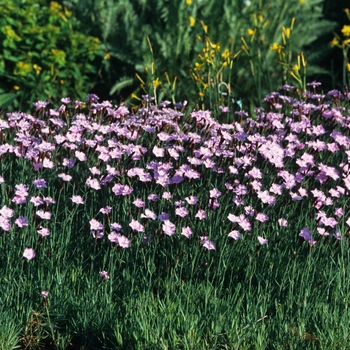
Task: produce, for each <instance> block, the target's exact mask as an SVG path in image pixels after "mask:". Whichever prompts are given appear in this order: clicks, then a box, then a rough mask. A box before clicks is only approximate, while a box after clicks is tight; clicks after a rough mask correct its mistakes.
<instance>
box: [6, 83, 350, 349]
mask: <svg viewBox="0 0 350 350" xmlns="http://www.w3.org/2000/svg"><path fill="white" fill-rule="evenodd" d="M318 85H319V84H318V83H315V82H314V83H311V84H309V87H310V91H305V92H304V95H303V98H302V99H299V98H295V96H294V94H293V88H292V87H291V86H283V87H282V88H281V92H280V93H277V92H273V93H271V94H269V95H268V96H266V98H265V99H264V102H265V109H264V108H259V109H257V110H256V111H255V115H254V116H250V115H247V113H245V112H243V111H240V112H237V113H236V120H235V121H233V122H232V123H230V124H225V123H220V122H218V121H217V120H215V119H213V118H212V117H211V114H210V112H209V111H205V110H198V111H186V103H184V104H183V107H182V110H181V111H180V110H176V109H172V108H169V104H168V102H166V101H165V102H162V103H160V104H159V105H157V106H156V105H154V104H153V102H152V98H150V97H148V96H144V97H143V104H142V106H141V107H140V108H139V110H138V112H137V113H132V112H131V111H129V110H128V109H127V108H126V107H125V106H123V105H121V106H112V105H111V104H110V103H109V102H107V101H105V102H102V103H99V102H98V97H97V96H95V95H88V100H89V102H88V103H86V104H84V103H82V102H79V101H71V100H70V99H69V98H64V99H62V105H61V106H59V107H58V108H57V109H50V108H49V107H48V106H47V103H45V102H38V103H35V104H34V105H35V107H36V110H35V113H34V114H33V115H30V114H26V113H21V112H16V113H7V114H6V115H4V116H3V118H2V119H1V122H0V137H1V146H0V154H1V156H0V157H1V162H0V175H1V177H0V180H1V185H0V191H1V197H0V227H1V228H0V256H1V260H0V268H1V277H0V295H1V299H0V315H1V317H0V344H1V345H0V348H1V349H15V348H17V346H18V347H21V348H23V349H43V348H47V349H48V348H50V349H318V348H320V349H321V348H322V349H340V348H342V349H345V348H346V346H347V345H346V344H349V337H350V334H349V327H348V325H349V320H350V314H349V310H350V309H349V302H350V288H349V283H348V281H349V277H350V276H349V271H350V266H349V237H348V230H349V225H350V215H349V214H350V213H349V208H348V194H349V189H350V168H349V156H350V153H349V152H350V151H349V145H350V140H349V125H350V124H349V122H350V120H349V119H350V117H349V116H348V101H349V94H348V92H347V91H346V92H345V93H341V92H339V91H334V90H333V91H330V92H329V93H327V94H326V95H321V94H318V93H317V92H316V89H317V86H318ZM226 112H227V107H222V113H223V114H224V113H226Z"/></svg>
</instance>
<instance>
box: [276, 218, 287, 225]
mask: <svg viewBox="0 0 350 350" xmlns="http://www.w3.org/2000/svg"><path fill="white" fill-rule="evenodd" d="M278 224H279V225H280V226H282V227H287V226H288V221H287V220H286V219H284V218H280V219H278Z"/></svg>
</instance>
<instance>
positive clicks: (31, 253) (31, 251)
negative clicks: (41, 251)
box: [23, 248, 35, 260]
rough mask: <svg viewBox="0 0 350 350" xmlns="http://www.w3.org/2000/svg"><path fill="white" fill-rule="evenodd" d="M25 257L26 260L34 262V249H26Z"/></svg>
mask: <svg viewBox="0 0 350 350" xmlns="http://www.w3.org/2000/svg"><path fill="white" fill-rule="evenodd" d="M23 257H24V258H26V259H27V260H32V259H34V258H35V252H34V249H32V248H26V249H24V252H23Z"/></svg>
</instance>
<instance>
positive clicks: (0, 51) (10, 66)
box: [0, 0, 103, 110]
mask: <svg viewBox="0 0 350 350" xmlns="http://www.w3.org/2000/svg"><path fill="white" fill-rule="evenodd" d="M80 30H81V25H80V22H79V21H78V20H77V19H76V18H75V17H74V16H72V12H71V11H69V10H68V9H67V8H66V7H64V6H62V5H60V4H59V3H57V2H54V1H52V2H50V5H49V6H47V2H46V1H44V0H40V1H35V0H28V1H19V0H11V1H0V77H1V82H0V92H2V93H6V94H7V95H3V97H2V99H4V98H5V97H4V96H7V100H6V101H4V102H2V101H1V100H0V103H1V105H3V106H5V107H6V106H8V105H10V104H12V109H14V108H16V109H21V110H26V109H28V108H29V106H30V103H31V101H33V100H48V101H49V102H55V103H58V101H59V99H60V98H62V96H70V97H71V98H74V99H84V97H85V95H86V94H87V93H88V92H90V90H91V89H92V87H93V86H94V80H95V79H96V73H97V69H96V65H98V62H100V64H101V62H102V57H103V50H102V47H101V44H100V41H99V39H98V38H96V37H91V36H87V35H85V34H83V33H82V32H81V31H80ZM10 93H12V94H15V97H14V95H9V94H10ZM10 98H12V99H14V101H12V100H11V99H10Z"/></svg>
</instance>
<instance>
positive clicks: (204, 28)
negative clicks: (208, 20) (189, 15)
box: [200, 21, 208, 34]
mask: <svg viewBox="0 0 350 350" xmlns="http://www.w3.org/2000/svg"><path fill="white" fill-rule="evenodd" d="M200 23H201V26H202V27H203V30H204V33H205V34H207V32H208V26H207V25H206V24H204V22H203V21H201V22H200Z"/></svg>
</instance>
